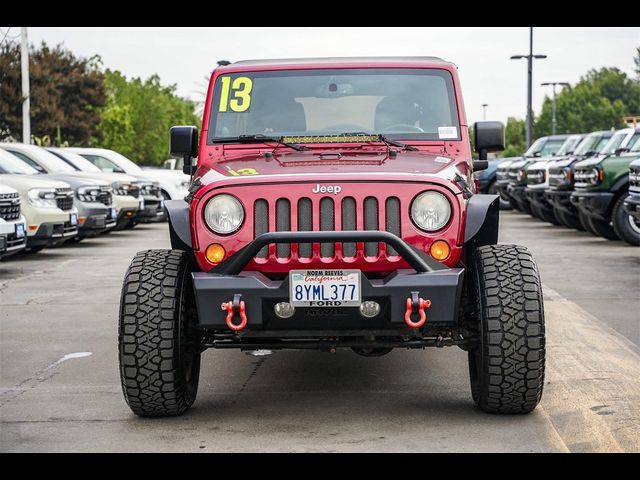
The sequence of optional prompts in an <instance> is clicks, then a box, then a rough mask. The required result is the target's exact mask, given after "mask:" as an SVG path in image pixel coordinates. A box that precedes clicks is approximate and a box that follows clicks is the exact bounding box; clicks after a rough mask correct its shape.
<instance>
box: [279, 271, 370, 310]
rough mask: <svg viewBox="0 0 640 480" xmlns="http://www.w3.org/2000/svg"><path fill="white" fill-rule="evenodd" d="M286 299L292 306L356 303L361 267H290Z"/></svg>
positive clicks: (349, 305)
mask: <svg viewBox="0 0 640 480" xmlns="http://www.w3.org/2000/svg"><path fill="white" fill-rule="evenodd" d="M289 303H291V304H292V305H293V306H294V307H329V306H331V307H359V306H360V303H361V302H360V270H292V271H291V272H289Z"/></svg>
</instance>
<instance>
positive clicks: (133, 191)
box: [127, 186, 140, 197]
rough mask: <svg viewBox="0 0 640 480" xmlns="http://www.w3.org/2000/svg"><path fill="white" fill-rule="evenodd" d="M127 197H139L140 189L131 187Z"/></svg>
mask: <svg viewBox="0 0 640 480" xmlns="http://www.w3.org/2000/svg"><path fill="white" fill-rule="evenodd" d="M127 195H131V196H132V197H139V196H140V188H139V187H136V186H131V188H129V190H128V191H127Z"/></svg>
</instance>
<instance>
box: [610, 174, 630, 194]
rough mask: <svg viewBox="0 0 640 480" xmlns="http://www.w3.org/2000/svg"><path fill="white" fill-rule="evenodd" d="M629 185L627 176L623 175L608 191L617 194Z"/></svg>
mask: <svg viewBox="0 0 640 480" xmlns="http://www.w3.org/2000/svg"><path fill="white" fill-rule="evenodd" d="M628 183H629V175H623V176H622V177H620V178H619V179H618V180H616V182H615V183H614V184H613V185H612V186H611V188H610V191H611V192H613V193H618V190H620V189H622V188H624V187H626V186H627V185H628Z"/></svg>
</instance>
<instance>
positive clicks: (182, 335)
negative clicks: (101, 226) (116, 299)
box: [118, 250, 201, 417]
mask: <svg viewBox="0 0 640 480" xmlns="http://www.w3.org/2000/svg"><path fill="white" fill-rule="evenodd" d="M191 271H192V264H191V261H190V259H189V257H188V256H187V254H186V252H183V251H180V250H146V251H143V252H138V253H137V254H136V256H135V257H134V258H133V260H132V261H131V265H130V266H129V269H128V270H127V273H126V275H125V278H124V284H123V287H122V296H121V299H120V325H119V330H118V346H119V359H120V380H121V383H122V391H123V393H124V397H125V400H126V401H127V404H128V405H129V407H130V408H131V410H132V411H133V413H135V414H136V415H140V416H142V417H167V416H174V415H181V414H183V413H184V412H186V411H187V410H188V409H189V407H191V405H192V404H193V402H194V400H195V398H196V394H197V391H198V377H199V375H200V352H201V350H200V348H199V347H198V345H197V343H196V342H193V341H192V340H191V338H190V336H189V333H190V327H191V325H192V323H193V321H194V315H197V314H196V313H195V302H194V297H193V286H192V281H191Z"/></svg>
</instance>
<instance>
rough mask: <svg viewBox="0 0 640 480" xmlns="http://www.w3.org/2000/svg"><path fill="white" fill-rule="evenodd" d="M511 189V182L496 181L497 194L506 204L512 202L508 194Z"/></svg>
mask: <svg viewBox="0 0 640 480" xmlns="http://www.w3.org/2000/svg"><path fill="white" fill-rule="evenodd" d="M508 188H509V180H496V192H498V195H500V198H501V199H502V200H504V201H505V202H509V201H510V200H511V196H510V195H509V192H508Z"/></svg>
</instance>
